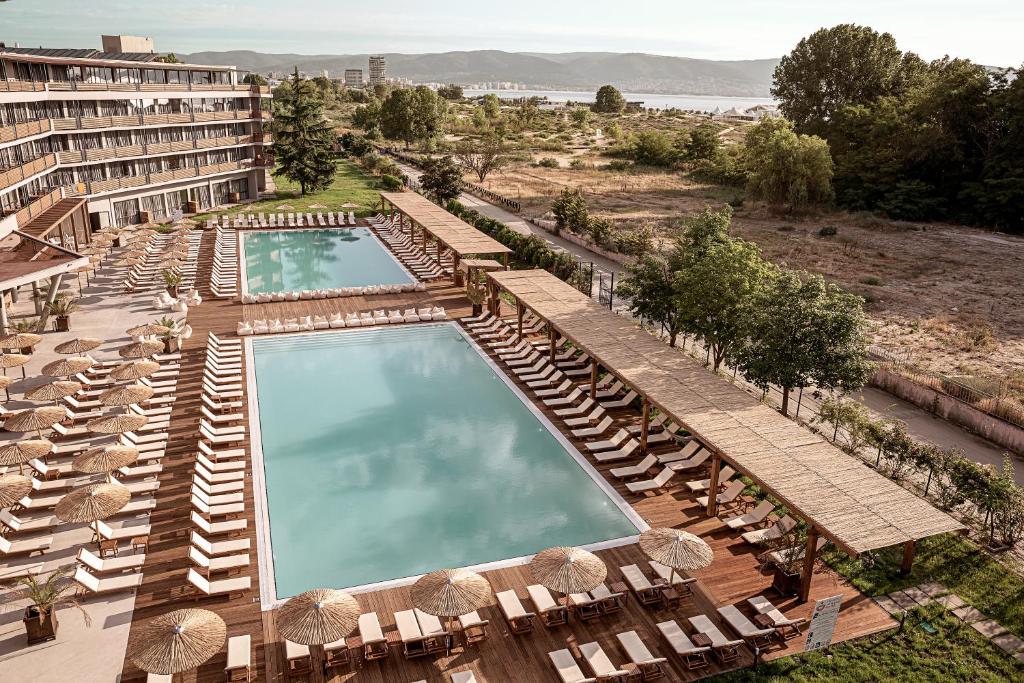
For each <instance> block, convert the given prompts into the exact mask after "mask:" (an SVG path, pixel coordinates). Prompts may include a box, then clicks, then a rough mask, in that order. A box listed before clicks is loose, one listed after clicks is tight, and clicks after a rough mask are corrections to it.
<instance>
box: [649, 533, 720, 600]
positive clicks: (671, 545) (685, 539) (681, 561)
mask: <svg viewBox="0 0 1024 683" xmlns="http://www.w3.org/2000/svg"><path fill="white" fill-rule="evenodd" d="M640 550H642V551H644V554H645V555H647V557H649V558H651V559H652V560H654V561H655V562H659V563H661V564H663V565H665V566H666V567H668V568H669V569H670V570H671V571H670V572H669V581H668V583H669V585H670V586H671V585H672V583H673V582H674V581H675V573H676V571H687V572H689V571H693V570H695V569H701V568H703V567H707V566H708V565H709V564H711V560H713V559H714V557H715V554H714V552H712V550H711V547H710V546H709V545H708V544H707V543H706V542H705V541H704V539H702V538H700V537H698V536H694V535H693V534H691V533H689V532H687V531H683V530H681V529H672V528H669V527H655V528H653V529H648V530H647V531H645V532H643V533H642V534H640Z"/></svg>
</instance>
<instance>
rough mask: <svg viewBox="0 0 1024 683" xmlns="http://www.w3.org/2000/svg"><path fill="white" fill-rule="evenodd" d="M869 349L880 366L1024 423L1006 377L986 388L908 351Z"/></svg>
mask: <svg viewBox="0 0 1024 683" xmlns="http://www.w3.org/2000/svg"><path fill="white" fill-rule="evenodd" d="M868 350H869V352H870V354H871V356H872V358H873V359H874V360H875V361H876V362H877V363H878V365H879V366H880V367H882V368H884V369H886V370H889V371H890V372H892V373H895V374H897V375H901V376H903V377H906V378H907V379H909V380H911V381H913V382H915V383H917V384H920V385H922V386H925V387H928V388H929V389H932V390H934V391H937V392H940V393H943V394H946V395H947V396H949V397H951V398H955V399H956V400H958V401H961V402H963V403H966V404H968V405H970V406H971V407H973V408H975V409H976V410H980V411H981V412H983V413H986V414H988V415H991V416H992V417H995V418H999V419H1000V420H1005V421H1006V422H1009V423H1011V424H1014V425H1017V426H1018V427H1024V405H1022V404H1021V402H1020V401H1019V400H1017V399H1014V398H1013V397H1012V396H1011V395H1010V394H1011V391H1010V386H1009V384H1008V383H1007V382H1006V381H998V380H992V381H991V387H990V388H988V389H983V388H981V387H980V386H978V384H977V382H970V381H969V380H967V379H966V378H958V377H950V376H948V375H944V374H942V373H939V372H934V371H932V370H926V369H924V368H922V367H920V366H918V365H915V364H914V363H912V362H911V360H910V355H909V354H908V353H905V352H896V351H893V350H892V349H887V348H883V347H880V346H871V347H870V348H869V349H868Z"/></svg>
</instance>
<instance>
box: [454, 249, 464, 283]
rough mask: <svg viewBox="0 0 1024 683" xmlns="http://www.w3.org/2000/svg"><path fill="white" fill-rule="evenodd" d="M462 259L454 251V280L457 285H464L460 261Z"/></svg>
mask: <svg viewBox="0 0 1024 683" xmlns="http://www.w3.org/2000/svg"><path fill="white" fill-rule="evenodd" d="M461 261H462V259H461V258H459V255H458V253H456V252H454V251H453V252H452V282H454V283H455V286H456V287H461V286H462V270H461V269H460V268H459V263H460V262H461Z"/></svg>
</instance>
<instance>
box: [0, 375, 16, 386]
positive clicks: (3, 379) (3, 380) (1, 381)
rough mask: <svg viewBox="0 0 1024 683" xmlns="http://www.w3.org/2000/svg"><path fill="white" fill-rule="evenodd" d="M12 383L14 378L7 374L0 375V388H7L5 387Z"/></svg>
mask: <svg viewBox="0 0 1024 683" xmlns="http://www.w3.org/2000/svg"><path fill="white" fill-rule="evenodd" d="M12 384H14V378H13V377H8V376H7V375H0V389H7V387H9V386H11V385H12Z"/></svg>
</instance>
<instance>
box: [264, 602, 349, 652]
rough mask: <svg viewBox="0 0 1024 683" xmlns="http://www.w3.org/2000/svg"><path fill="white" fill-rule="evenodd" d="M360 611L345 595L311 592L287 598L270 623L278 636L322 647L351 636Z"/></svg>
mask: <svg viewBox="0 0 1024 683" xmlns="http://www.w3.org/2000/svg"><path fill="white" fill-rule="evenodd" d="M360 613H361V610H360V608H359V603H358V602H356V599H355V598H353V597H352V596H351V595H349V594H348V593H346V592H345V591H340V590H335V589H333V588H314V589H313V590H308V591H306V592H305V593H299V594H298V595H296V596H295V597H293V598H291V599H289V600H288V602H286V603H285V604H284V605H282V606H281V608H280V609H279V610H278V612H277V618H276V619H275V620H274V621H275V623H276V624H277V631H278V633H280V634H281V635H282V636H284V637H285V638H287V639H288V640H290V641H292V642H293V643H300V644H302V645H325V644H327V643H333V642H334V641H336V640H340V639H341V638H344V637H346V636H348V634H350V633H352V631H353V629H355V627H356V624H357V623H359V615H360Z"/></svg>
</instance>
